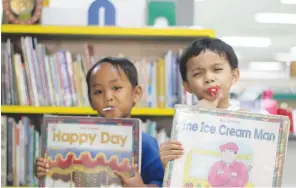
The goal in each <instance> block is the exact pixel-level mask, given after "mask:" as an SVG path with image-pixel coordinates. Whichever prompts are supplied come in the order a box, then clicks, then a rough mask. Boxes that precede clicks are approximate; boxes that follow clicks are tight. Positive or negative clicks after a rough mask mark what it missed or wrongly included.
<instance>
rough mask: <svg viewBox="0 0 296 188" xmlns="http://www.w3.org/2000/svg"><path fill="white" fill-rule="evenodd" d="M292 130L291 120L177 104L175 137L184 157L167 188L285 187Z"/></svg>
mask: <svg viewBox="0 0 296 188" xmlns="http://www.w3.org/2000/svg"><path fill="white" fill-rule="evenodd" d="M289 127H290V120H289V118H288V117H286V116H275V115H261V114H255V113H247V112H238V111H236V112H233V111H229V110H222V109H212V110H210V109H202V108H198V107H196V106H186V105H176V107H175V115H174V120H173V129H172V134H171V137H172V139H176V140H178V141H180V142H181V144H182V145H183V148H184V155H183V156H182V157H181V158H179V159H177V160H174V161H171V162H169V164H168V165H167V168H166V171H165V178H164V187H280V186H281V180H282V173H283V166H284V165H283V164H284V160H285V154H286V149H287V142H288V135H289Z"/></svg>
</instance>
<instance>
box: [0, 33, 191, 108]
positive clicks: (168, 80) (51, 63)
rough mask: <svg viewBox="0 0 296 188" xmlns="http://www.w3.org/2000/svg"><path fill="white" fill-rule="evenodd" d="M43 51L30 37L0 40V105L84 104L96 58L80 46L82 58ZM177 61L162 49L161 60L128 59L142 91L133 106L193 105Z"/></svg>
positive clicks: (43, 47)
mask: <svg viewBox="0 0 296 188" xmlns="http://www.w3.org/2000/svg"><path fill="white" fill-rule="evenodd" d="M49 51H50V50H48V49H47V47H46V45H45V44H42V43H39V42H38V41H37V39H36V38H32V37H21V38H20V42H16V43H12V42H11V40H10V39H7V40H6V41H5V42H2V54H1V55H2V57H1V58H2V64H1V66H2V67H1V68H2V71H1V79H2V82H1V88H2V93H1V94H2V95H1V96H2V98H1V101H2V102H1V103H2V105H32V106H89V102H88V97H87V85H86V81H85V76H86V73H87V71H88V70H89V68H90V67H91V66H92V65H93V64H94V63H95V62H96V60H98V59H99V58H98V57H99V55H100V54H97V55H96V56H95V55H94V53H93V51H94V47H93V46H92V45H90V44H85V45H84V54H74V53H71V52H70V51H68V50H67V49H60V50H59V51H56V52H53V53H51V52H49ZM101 57H103V54H102V56H100V58H101ZM178 57H179V54H174V53H173V52H172V51H171V50H169V49H168V51H167V53H166V54H165V56H164V57H159V58H149V57H143V58H140V60H137V61H134V64H135V66H136V68H137V70H138V75H139V83H140V84H141V85H142V86H143V89H144V96H143V98H142V100H141V101H140V102H139V103H138V104H137V106H138V107H160V108H163V107H167V108H170V107H173V106H174V105H175V104H176V103H183V104H192V103H194V100H195V97H194V96H193V95H191V94H189V93H187V92H186V91H185V90H184V88H183V87H182V84H181V77H180V74H179V70H178V69H179V67H178Z"/></svg>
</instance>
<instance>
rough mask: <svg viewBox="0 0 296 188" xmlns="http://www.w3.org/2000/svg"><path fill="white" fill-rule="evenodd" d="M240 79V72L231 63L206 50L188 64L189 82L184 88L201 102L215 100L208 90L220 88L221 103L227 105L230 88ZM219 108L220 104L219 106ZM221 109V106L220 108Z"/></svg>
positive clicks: (184, 83) (186, 82)
mask: <svg viewBox="0 0 296 188" xmlns="http://www.w3.org/2000/svg"><path fill="white" fill-rule="evenodd" d="M238 79H239V70H238V69H235V70H232V69H231V66H230V64H229V62H228V61H227V60H226V59H225V58H224V57H223V56H220V55H219V54H217V53H215V52H212V51H209V50H206V51H205V52H202V53H200V54H199V55H198V56H196V57H193V58H191V59H189V61H188V62H187V81H185V82H183V85H184V88H185V89H186V90H187V91H188V92H190V93H193V94H195V95H196V96H197V97H198V99H199V100H201V99H206V100H209V101H213V100H215V96H211V94H209V93H208V89H209V88H211V87H213V86H219V87H220V92H221V94H222V96H223V98H222V100H221V101H220V103H221V102H222V103H227V104H224V105H228V95H229V91H230V88H231V86H232V85H233V84H235V83H236V82H237V80H238ZM218 107H219V104H218ZM220 107H221V106H220Z"/></svg>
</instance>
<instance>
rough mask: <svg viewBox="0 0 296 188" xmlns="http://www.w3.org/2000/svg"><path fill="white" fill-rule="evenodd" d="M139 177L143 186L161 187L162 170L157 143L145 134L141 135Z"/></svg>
mask: <svg viewBox="0 0 296 188" xmlns="http://www.w3.org/2000/svg"><path fill="white" fill-rule="evenodd" d="M141 176H142V179H143V181H144V183H145V184H156V185H158V186H159V187H162V181H163V176H164V169H163V167H162V164H161V161H160V157H159V148H158V143H157V141H156V139H155V138H153V137H152V136H150V135H148V134H146V133H142V163H141Z"/></svg>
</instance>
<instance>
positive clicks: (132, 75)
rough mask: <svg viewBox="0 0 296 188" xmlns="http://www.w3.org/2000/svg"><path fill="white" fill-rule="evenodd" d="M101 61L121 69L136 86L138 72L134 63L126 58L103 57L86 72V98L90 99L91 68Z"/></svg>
mask: <svg viewBox="0 0 296 188" xmlns="http://www.w3.org/2000/svg"><path fill="white" fill-rule="evenodd" d="M103 63H109V64H111V65H112V66H114V67H115V68H117V69H119V68H120V69H122V70H123V72H124V73H125V74H126V76H127V78H128V80H129V81H130V83H131V84H132V86H133V87H136V86H138V72H137V69H136V67H135V65H134V64H133V63H132V62H131V61H130V60H128V59H126V58H117V57H105V58H103V59H101V60H100V61H98V62H96V63H95V64H94V65H93V66H92V67H91V68H90V69H89V70H88V72H87V74H86V84H87V93H88V100H89V101H91V94H90V88H91V86H90V78H91V73H92V72H93V70H94V69H95V68H96V67H97V66H98V65H101V64H103Z"/></svg>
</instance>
